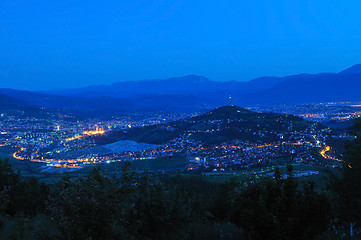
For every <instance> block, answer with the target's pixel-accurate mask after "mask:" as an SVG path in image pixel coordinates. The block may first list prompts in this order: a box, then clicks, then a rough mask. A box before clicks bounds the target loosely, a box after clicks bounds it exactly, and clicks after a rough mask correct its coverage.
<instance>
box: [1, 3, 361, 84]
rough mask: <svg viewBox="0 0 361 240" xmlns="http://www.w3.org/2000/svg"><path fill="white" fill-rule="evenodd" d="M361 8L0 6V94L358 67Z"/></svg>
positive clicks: (277, 5) (345, 5) (316, 5)
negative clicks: (183, 77) (194, 76)
mask: <svg viewBox="0 0 361 240" xmlns="http://www.w3.org/2000/svg"><path fill="white" fill-rule="evenodd" d="M360 12H361V1H359V0H350V1H340V0H338V1H337V0H327V1H326V0H317V1H312V0H298V1H296V0H277V1H272V0H252V1H239V0H234V1H212V0H208V1H202V0H200V1H194V0H173V1H167V0H143V1H138V0H133V1H128V0H126V1H122V0H118V1H92V0H86V1H85V0H78V1H67V0H61V1H49V0H46V1H41V0H39V1H30V0H19V1H17V0H12V1H3V2H2V3H1V7H0V87H12V88H19V89H31V90H38V89H51V88H67V87H80V86H87V85H94V84H100V83H111V82H117V81H124V80H140V79H147V78H167V77H173V76H181V75H188V74H199V75H204V76H206V77H208V78H210V79H212V80H218V81H228V80H240V81H244V80H249V79H251V78H255V77H259V76H263V75H272V76H283V75H289V74H296V73H301V72H308V73H317V72H337V71H340V70H342V69H344V68H347V67H349V66H351V65H353V64H356V63H361V44H360V43H361V15H360Z"/></svg>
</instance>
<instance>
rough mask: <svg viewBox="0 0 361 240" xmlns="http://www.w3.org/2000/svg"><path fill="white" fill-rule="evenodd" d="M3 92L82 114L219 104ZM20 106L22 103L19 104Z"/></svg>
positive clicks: (198, 100)
mask: <svg viewBox="0 0 361 240" xmlns="http://www.w3.org/2000/svg"><path fill="white" fill-rule="evenodd" d="M0 94H2V95H3V96H4V97H5V96H6V97H9V98H11V99H13V100H17V101H18V102H19V103H23V104H25V102H26V104H27V105H29V106H33V107H35V106H36V107H38V108H40V107H43V108H47V109H49V110H62V111H69V112H71V113H73V114H81V115H84V114H85V115H89V114H94V115H99V116H101V115H103V114H115V113H117V112H135V111H142V112H158V111H165V112H189V111H202V110H205V109H212V108H214V107H215V106H217V104H216V103H215V102H212V101H209V100H204V99H201V98H198V97H194V96H181V95H160V96H154V95H150V96H143V97H140V98H128V99H119V98H112V97H96V98H81V97H72V96H58V95H51V94H44V93H37V92H31V91H23V90H15V89H0ZM14 106H15V105H14ZM19 109H20V104H19Z"/></svg>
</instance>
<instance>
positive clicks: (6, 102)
mask: <svg viewBox="0 0 361 240" xmlns="http://www.w3.org/2000/svg"><path fill="white" fill-rule="evenodd" d="M39 110H40V108H38V107H36V106H34V105H32V104H29V103H26V102H23V101H20V100H18V99H16V98H12V97H9V96H7V95H4V94H0V111H2V112H8V111H27V112H36V111H39Z"/></svg>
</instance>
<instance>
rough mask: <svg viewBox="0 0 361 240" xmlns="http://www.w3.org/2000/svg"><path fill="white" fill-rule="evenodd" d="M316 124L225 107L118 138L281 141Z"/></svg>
mask: <svg viewBox="0 0 361 240" xmlns="http://www.w3.org/2000/svg"><path fill="white" fill-rule="evenodd" d="M314 126H317V127H321V126H320V125H318V124H315V125H314V123H311V122H309V121H306V120H304V119H302V118H299V117H296V116H293V115H282V114H277V113H256V112H252V111H249V110H247V109H244V108H240V107H237V106H224V107H220V108H217V109H215V110H213V111H210V112H208V113H205V114H203V115H199V116H196V117H193V118H187V119H182V120H179V121H175V122H170V123H167V124H161V125H155V126H148V127H143V128H134V129H130V130H128V131H127V132H119V133H118V137H120V139H131V140H135V141H138V142H147V143H155V144H164V143H166V142H168V141H170V140H174V139H178V140H180V139H183V140H184V139H190V140H194V141H200V142H201V143H203V144H205V145H212V144H220V143H222V142H226V141H231V140H235V139H239V140H241V141H243V142H250V143H265V142H268V143H269V142H275V141H280V139H281V138H280V137H281V135H287V134H289V135H292V132H293V131H310V129H311V128H312V127H314Z"/></svg>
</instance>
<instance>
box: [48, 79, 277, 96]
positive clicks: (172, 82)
mask: <svg viewBox="0 0 361 240" xmlns="http://www.w3.org/2000/svg"><path fill="white" fill-rule="evenodd" d="M279 80H281V79H279ZM278 82H279V81H278V78H268V77H264V78H258V79H254V80H252V81H249V82H237V81H229V82H218V81H211V80H209V79H208V78H206V77H203V76H197V75H189V76H184V77H175V78H168V79H152V80H141V81H125V82H117V83H113V84H111V85H98V86H90V87H85V88H77V89H65V90H56V91H51V92H48V93H51V94H58V95H67V96H77V97H88V98H92V97H100V96H107V97H114V98H136V97H143V96H144V95H193V96H199V97H204V96H208V97H209V93H216V94H218V95H219V94H220V93H222V94H221V96H222V97H227V96H228V95H229V94H232V93H249V91H256V90H261V89H266V88H267V87H270V86H273V85H275V84H276V83H278Z"/></svg>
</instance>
